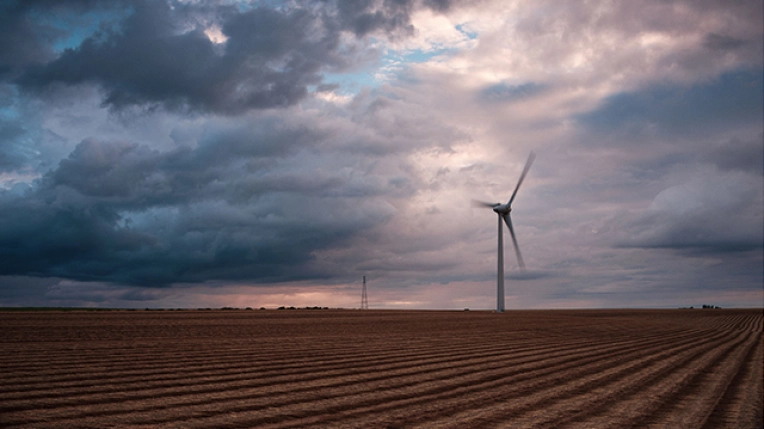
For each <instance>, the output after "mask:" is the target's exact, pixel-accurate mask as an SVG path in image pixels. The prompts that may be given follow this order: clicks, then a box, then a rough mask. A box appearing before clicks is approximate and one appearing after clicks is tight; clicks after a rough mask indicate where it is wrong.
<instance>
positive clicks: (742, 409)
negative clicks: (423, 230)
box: [0, 309, 764, 429]
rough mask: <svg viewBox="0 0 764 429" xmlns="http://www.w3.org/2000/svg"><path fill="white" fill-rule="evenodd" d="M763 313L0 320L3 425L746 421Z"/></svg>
mask: <svg viewBox="0 0 764 429" xmlns="http://www.w3.org/2000/svg"><path fill="white" fill-rule="evenodd" d="M762 319H763V315H762V310H701V309H695V310H592V311H511V312H508V313H505V314H494V313H491V312H477V311H472V312H424V311H418V312H413V311H412V312H402V311H352V310H345V311H339V310H337V311H335V310H296V311H291V310H284V311H277V310H267V311H260V310H252V311H245V310H240V311H111V312H0V327H1V329H0V427H25V428H56V427H60V428H72V427H78V428H84V427H89V428H107V427H145V428H152V427H177V428H200V427H205V428H246V427H264V428H302V427H321V428H331V427H345V428H382V427H385V428H410V427H438V428H489V427H532V428H546V427H548V428H558V427H582V428H583V427H588V428H607V427H612V428H626V427H639V428H642V427H662V428H693V429H696V428H717V427H724V428H727V427H729V428H756V427H762V397H763V393H762V362H763V361H764V357H763V356H762V352H763V345H762Z"/></svg>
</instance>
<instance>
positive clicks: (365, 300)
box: [361, 276, 369, 310]
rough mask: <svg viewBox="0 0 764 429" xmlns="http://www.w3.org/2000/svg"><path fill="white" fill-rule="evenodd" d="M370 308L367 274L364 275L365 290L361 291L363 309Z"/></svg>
mask: <svg viewBox="0 0 764 429" xmlns="http://www.w3.org/2000/svg"><path fill="white" fill-rule="evenodd" d="M368 309H369V297H368V296H366V276H363V292H361V310H368Z"/></svg>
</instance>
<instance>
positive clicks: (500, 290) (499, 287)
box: [473, 152, 536, 313]
mask: <svg viewBox="0 0 764 429" xmlns="http://www.w3.org/2000/svg"><path fill="white" fill-rule="evenodd" d="M535 158H536V154H535V153H533V152H531V153H530V155H529V156H528V161H526V162H525V167H524V168H523V172H522V174H520V180H518V181H517V186H515V191H514V192H512V196H511V197H509V201H507V203H506V204H501V203H487V202H483V201H475V200H473V204H475V205H476V206H480V207H489V208H491V209H493V211H494V212H495V213H496V214H497V215H499V252H498V258H497V259H498V262H497V271H498V272H497V274H496V311H497V312H499V313H503V312H504V227H503V226H502V224H501V223H502V219H503V220H504V223H505V224H507V228H509V234H510V235H511V236H512V244H513V245H514V246H515V254H516V255H517V265H518V266H519V267H520V270H521V271H525V262H523V255H521V254H520V247H519V246H518V245H517V237H515V230H514V228H512V219H511V218H510V217H509V212H511V211H512V202H513V201H514V200H515V196H516V195H517V190H518V189H520V185H521V184H522V183H523V179H525V175H526V174H528V170H529V169H530V168H531V164H532V163H533V160H534V159H535Z"/></svg>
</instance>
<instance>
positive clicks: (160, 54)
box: [3, 0, 446, 114]
mask: <svg viewBox="0 0 764 429" xmlns="http://www.w3.org/2000/svg"><path fill="white" fill-rule="evenodd" d="M305 4H306V5H307V6H309V7H304V8H302V7H293V8H282V9H270V8H267V7H257V8H255V9H251V10H248V11H244V12H238V10H236V9H233V8H231V7H222V6H221V7H219V8H217V9H214V8H211V7H205V6H203V5H202V6H198V7H199V8H202V9H204V11H205V12H207V14H208V15H209V14H210V13H212V18H210V17H209V16H207V17H206V18H204V19H202V18H198V17H199V16H201V14H200V13H197V12H199V11H195V10H194V7H195V6H194V5H187V4H173V3H165V2H159V1H156V2H151V1H141V2H129V3H128V5H129V6H130V8H131V9H132V13H130V14H129V16H128V17H127V18H125V19H124V20H123V21H121V22H119V23H118V24H114V25H111V26H108V27H106V28H103V29H102V30H100V31H98V32H96V34H94V35H91V36H90V37H87V38H85V39H84V40H83V41H82V43H81V44H79V45H78V46H76V47H73V48H69V49H66V50H65V51H64V52H63V53H62V54H61V55H60V56H58V57H57V58H55V59H52V58H50V57H51V55H52V53H51V52H50V49H49V47H48V49H47V51H46V53H45V55H42V54H41V55H38V56H37V57H35V58H34V59H30V58H26V57H23V55H22V53H21V52H16V51H10V50H9V52H8V57H9V58H10V59H11V60H9V61H11V62H13V63H14V64H10V65H8V66H6V69H10V68H12V67H16V68H19V67H18V66H19V65H28V66H27V67H25V68H24V69H23V70H24V71H23V73H21V72H20V73H21V75H20V76H19V77H18V78H17V79H16V82H18V83H19V84H20V85H21V86H22V87H24V88H26V89H28V90H31V91H43V90H46V89H48V88H50V87H52V86H55V85H56V84H62V85H78V84H85V83H91V84H97V85H98V86H100V87H101V88H102V90H103V91H104V104H105V105H107V106H110V107H112V108H115V109H123V108H125V107H129V106H144V107H154V106H163V107H165V108H168V109H171V110H185V109H190V110H192V111H209V112H217V113H226V114H236V113H241V112H243V111H246V110H250V109H262V108H271V107H284V106H290V105H293V104H295V103H296V102H298V101H300V100H301V99H303V98H304V97H306V96H307V94H308V91H309V87H310V86H313V85H319V86H320V85H321V84H322V73H323V72H325V71H342V70H344V69H346V68H348V67H351V66H352V61H353V60H352V56H353V55H352V52H353V51H354V48H353V46H352V45H349V44H348V43H347V42H343V43H340V36H341V34H342V33H343V32H351V33H353V34H355V35H356V36H357V37H363V36H366V35H368V34H372V33H378V32H381V33H383V34H386V35H388V36H390V37H396V35H397V34H401V35H403V36H405V35H410V34H412V33H413V27H412V26H411V24H410V16H409V15H410V13H411V11H412V10H413V9H414V8H415V6H416V4H415V3H414V2H411V1H397V0H385V1H383V2H381V3H378V2H374V1H366V2H361V1H344V0H341V1H338V2H328V3H326V4H322V3H316V4H312V3H310V2H305ZM316 5H323V6H324V7H323V8H318V9H316V7H315V6H316ZM431 7H433V8H436V9H443V8H446V7H445V6H444V5H443V4H442V2H438V3H435V4H433V5H431ZM22 12H23V11H19V12H16V13H14V14H13V16H11V17H8V18H6V19H8V20H12V21H13V22H11V23H9V24H14V25H16V24H17V23H19V22H24V21H26V20H28V19H29V14H26V15H25V14H23V13H22ZM210 22H212V23H213V24H216V25H219V27H220V30H221V31H222V33H223V34H224V35H225V36H226V37H227V41H226V42H225V43H223V44H221V45H216V44H215V43H214V42H213V41H211V40H210V38H209V37H208V36H207V35H206V34H205V30H206V29H208V28H205V26H207V25H210ZM17 27H19V28H16V29H15V30H14V28H15V27H14V28H10V29H9V30H7V34H5V35H4V37H3V40H4V43H6V44H10V43H11V41H12V40H14V39H16V38H19V37H23V35H24V34H23V33H24V31H27V30H26V27H24V26H23V25H21V24H18V25H17ZM28 31H30V32H31V31H33V30H28ZM38 36H39V34H38ZM35 43H38V44H39V45H40V46H39V47H36V48H35V49H30V51H41V52H42V51H43V50H45V49H44V48H45V46H44V44H43V43H42V42H35ZM24 52H26V51H24ZM24 55H26V54H24ZM321 88H324V87H321Z"/></svg>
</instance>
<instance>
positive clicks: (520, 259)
mask: <svg viewBox="0 0 764 429" xmlns="http://www.w3.org/2000/svg"><path fill="white" fill-rule="evenodd" d="M502 217H503V218H504V223H506V224H507V228H509V235H511V236H512V244H514V245H515V254H516V255H517V265H519V266H520V269H521V270H522V271H525V262H523V255H521V254H520V246H518V245H517V237H515V229H514V228H512V219H511V218H510V217H509V213H507V214H505V215H504V216H502Z"/></svg>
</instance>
